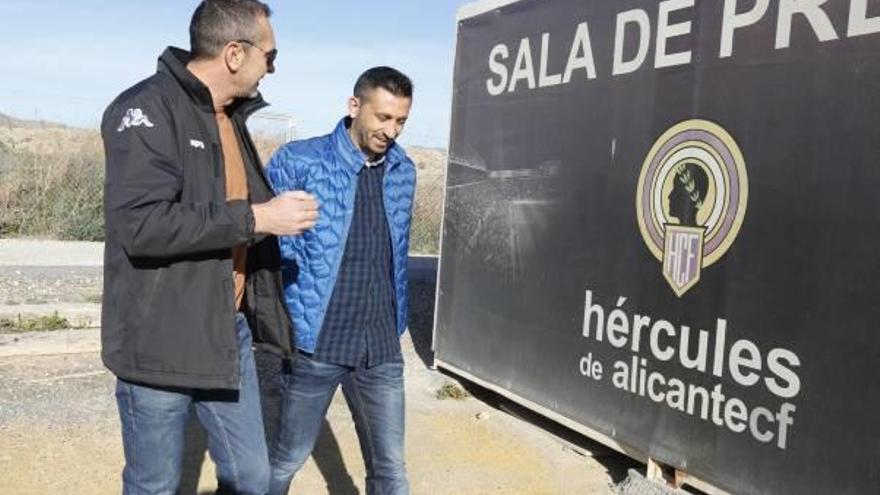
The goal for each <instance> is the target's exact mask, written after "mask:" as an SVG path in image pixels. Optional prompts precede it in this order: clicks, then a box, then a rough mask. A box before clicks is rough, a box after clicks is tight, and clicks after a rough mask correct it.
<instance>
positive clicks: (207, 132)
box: [101, 48, 293, 389]
mask: <svg viewBox="0 0 880 495" xmlns="http://www.w3.org/2000/svg"><path fill="white" fill-rule="evenodd" d="M188 60H189V54H188V53H187V52H185V51H183V50H179V49H176V48H168V49H167V50H166V51H165V52H164V53H163V54H162V56H161V57H160V58H159V67H158V71H157V73H156V74H155V75H154V76H152V77H150V78H148V79H146V80H144V81H142V82H140V83H138V84H137V85H135V86H134V87H132V88H130V89H128V90H127V91H125V92H124V93H122V94H121V95H120V96H119V97H117V98H116V100H114V101H113V103H111V104H110V106H109V107H108V108H107V110H106V112H105V113H104V118H103V121H102V123H101V134H102V136H103V138H104V148H105V152H106V159H107V164H106V167H107V168H106V172H107V173H106V184H105V193H104V211H105V220H106V229H107V236H106V241H105V251H104V305H103V312H102V315H101V342H102V352H101V355H102V358H103V360H104V364H105V365H106V366H107V367H108V368H109V369H110V370H111V371H113V373H115V374H116V375H117V376H118V377H120V378H122V379H125V380H129V381H135V382H141V383H147V384H153V385H162V386H173V387H192V388H204V389H236V388H238V386H239V379H238V377H239V363H238V352H237V349H238V345H237V340H236V334H235V318H234V314H235V301H234V294H233V282H232V249H231V248H232V247H233V246H235V245H238V244H242V243H248V245H249V248H248V254H247V285H246V288H245V302H244V304H243V306H244V307H243V311H244V312H245V314H246V315H247V317H248V322H249V323H250V326H251V331H252V333H253V337H254V342H255V345H257V346H262V347H264V348H265V349H267V350H270V351H273V352H275V353H277V354H281V355H282V356H290V343H291V333H292V331H293V329H292V325H291V322H290V318H289V316H288V314H287V309H286V307H285V305H284V304H283V302H282V300H281V291H282V288H281V274H280V255H279V252H278V244H277V239H276V238H275V237H273V236H255V235H254V219H253V214H252V212H251V209H250V204H249V202H248V201H244V200H242V201H227V200H226V178H225V168H224V163H223V150H222V148H221V146H220V135H219V131H218V128H217V121H216V117H215V115H214V109H213V103H212V100H211V93H210V91H209V90H208V88H207V87H206V86H204V85H203V84H202V83H201V82H200V81H199V80H198V79H196V78H195V76H193V75H192V73H190V72H189V71H188V70H187V69H186V63H187V61H188ZM264 106H266V104H265V103H264V102H263V101H262V99H261V98H259V97H257V98H253V99H239V100H236V101H235V102H234V103H233V105H232V106H231V107H230V116H231V119H232V121H233V123H234V126H235V128H236V131H237V134H238V136H239V144H240V147H241V152H242V157H243V159H244V161H245V167H246V170H247V181H248V193H249V196H250V202H251V203H262V202H265V201H268V200H269V199H270V198H271V197H272V190H271V188H270V186H269V183H268V182H267V181H266V178H265V176H264V174H263V170H262V167H261V166H260V160H259V157H258V155H257V152H256V148H255V147H254V144H253V142H252V141H251V138H250V135H249V134H248V131H247V128H246V127H245V120H246V119H247V117H248V116H250V114H252V113H253V112H255V111H256V110H258V109H260V108H262V107H264Z"/></svg>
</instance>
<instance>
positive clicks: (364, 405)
mask: <svg viewBox="0 0 880 495" xmlns="http://www.w3.org/2000/svg"><path fill="white" fill-rule="evenodd" d="M340 384H342V385H343V393H344V394H345V398H346V400H347V402H348V406H349V409H350V410H351V413H352V419H353V420H354V424H355V428H356V430H357V433H358V439H359V441H360V446H361V453H362V454H363V456H364V464H365V466H366V470H367V480H366V481H367V482H366V488H367V495H406V494H408V493H409V484H408V483H407V479H406V467H405V462H404V390H403V362H402V361H395V362H390V363H384V364H379V365H376V366H373V367H372V368H367V367H358V368H349V367H346V366H338V365H335V364H329V363H322V362H320V361H315V360H314V359H312V358H311V357H309V356H306V355H303V354H300V355H298V356H297V357H296V359H295V360H294V362H293V367H292V370H291V373H289V374H286V375H282V376H281V424H280V425H279V427H278V434H277V437H276V438H275V439H274V441H273V442H272V446H271V448H270V453H269V459H270V463H271V466H272V476H271V480H270V487H269V494H270V495H285V494H287V492H288V489H289V486H290V482H291V481H292V480H293V477H294V475H295V474H296V473H297V471H299V469H300V468H301V467H302V465H303V464H304V463H305V461H306V459H308V457H309V455H310V454H311V453H312V449H313V448H314V446H315V441H316V440H317V438H318V433H320V430H321V425H322V423H323V419H324V416H325V415H326V414H327V408H328V407H329V406H330V401H331V400H332V399H333V394H334V393H335V392H336V388H337V387H338V386H339V385H340Z"/></svg>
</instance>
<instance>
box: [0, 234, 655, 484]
mask: <svg viewBox="0 0 880 495" xmlns="http://www.w3.org/2000/svg"><path fill="white" fill-rule="evenodd" d="M28 242H29V244H27V245H25V246H17V247H16V249H14V250H10V251H7V249H6V248H7V247H8V246H9V244H8V241H0V305H2V304H3V303H4V301H5V302H6V304H7V305H13V306H14V305H15V304H24V303H31V304H33V303H38V302H44V303H50V302H51V303H58V302H87V303H88V302H93V301H95V300H97V298H98V297H99V295H100V290H101V289H100V287H101V271H100V267H99V266H95V265H94V264H93V265H91V266H89V263H95V260H98V262H99V260H100V256H99V255H100V251H99V250H98V249H97V247H96V246H78V247H77V249H78V250H79V251H78V252H79V253H80V254H82V253H86V255H83V256H81V257H80V260H79V261H80V262H81V264H80V265H79V266H58V264H56V265H52V266H14V265H12V266H11V265H10V264H9V263H8V262H4V257H7V258H8V257H9V252H12V251H15V252H16V253H21V252H25V251H28V250H30V251H32V252H34V253H40V254H39V256H35V258H34V260H32V261H34V262H35V263H36V262H43V263H46V262H51V261H53V260H57V259H58V258H59V256H58V255H57V251H55V252H53V249H62V250H63V251H62V252H65V251H69V250H67V249H66V248H65V246H64V245H63V244H61V245H58V244H54V245H52V246H50V247H51V248H53V249H48V250H47V249H45V246H42V245H40V244H39V243H33V242H31V241H28ZM4 243H5V244H4ZM40 257H42V259H40ZM17 259H21V256H20V255H19V258H17ZM411 304H412V311H411V312H412V318H411V324H410V332H409V333H407V334H406V335H405V336H404V338H403V341H402V347H403V349H404V359H405V360H406V363H407V366H406V388H407V392H406V393H407V465H408V471H409V476H410V480H411V485H412V492H413V493H414V494H430V495H445V494H448V495H461V494H466V495H471V494H490V493H491V494H509V495H520V494H522V495H538V494H542V495H543V494H546V495H551V494H598V495H611V494H616V493H624V494H626V495H637V494H642V493H644V494H648V493H654V492H650V491H641V490H643V487H641V485H638V486H637V485H636V484H635V482H633V481H632V480H631V479H629V480H628V479H627V470H628V469H630V468H637V469H639V470H644V466H641V465H639V464H638V463H636V462H634V461H632V460H630V459H628V458H626V457H625V456H622V455H619V454H616V453H613V452H611V451H609V450H607V449H605V448H603V447H601V446H600V445H598V444H595V443H593V442H590V441H589V440H586V439H584V438H583V437H579V436H577V435H572V434H571V432H567V433H566V432H562V433H560V429H559V428H555V427H554V426H553V425H551V424H549V423H547V422H546V421H544V422H542V421H541V420H535V418H534V417H529V415H525V416H526V417H529V421H525V420H523V419H520V418H519V417H515V416H513V415H511V414H507V413H506V412H504V411H513V412H514V413H515V414H517V415H520V416H522V415H521V414H518V413H517V408H516V406H514V405H512V404H510V403H509V402H506V401H505V400H503V399H501V398H499V397H497V396H495V395H493V394H491V393H488V392H485V391H481V390H480V389H478V388H476V387H470V386H469V387H468V388H469V390H470V391H471V392H474V393H475V394H476V396H470V397H467V398H465V399H463V400H451V399H450V400H439V399H437V397H436V391H437V390H438V389H439V388H440V387H441V386H443V385H444V384H445V383H447V382H450V381H453V379H452V378H450V377H447V376H445V375H442V374H440V373H438V372H436V371H434V370H432V369H430V367H429V366H430V364H431V362H432V352H431V349H430V344H431V330H432V327H433V304H434V285H433V283H432V282H431V281H430V280H422V281H415V282H414V283H413V284H412V285H411ZM45 306H46V307H50V306H51V305H50V304H46V305H45ZM62 316H63V315H62ZM80 332H86V331H80ZM91 332H92V333H91V334H90V335H91V337H89V338H91V339H92V340H93V341H95V344H93V348H92V349H91V350H90V351H89V352H81V353H74V354H59V355H48V356H43V355H15V353H14V352H11V353H10V352H7V353H5V354H0V472H2V473H3V479H4V481H3V489H2V492H3V493H13V494H31V493H33V494H38V493H40V494H42V493H90V494H105V493H106V494H110V493H118V492H119V474H120V471H121V468H122V464H123V456H122V448H121V439H120V437H119V422H118V416H117V412H116V405H115V399H114V395H113V389H114V384H115V379H114V377H113V376H112V374H110V373H109V372H107V371H106V369H105V368H104V367H103V366H102V364H101V362H100V357H99V355H98V353H97V352H96V349H97V347H96V342H97V331H96V330H92V331H91ZM79 335H85V334H79ZM15 338H17V337H10V339H7V340H10V341H14V340H15ZM25 340H29V341H37V342H39V340H40V335H34V336H33V338H29V339H25ZM10 345H13V346H14V345H15V342H12V343H11V344H10ZM77 349H79V348H77ZM66 352H72V351H66ZM259 362H260V368H261V373H262V375H263V376H264V377H266V378H270V377H271V376H272V374H273V369H274V368H273V366H274V364H273V363H272V361H271V359H265V358H264V357H261V358H260V359H259ZM269 383H271V380H270V379H267V380H265V381H264V384H269ZM266 397H267V399H268V400H266V404H265V407H266V408H267V410H271V408H272V403H271V397H272V394H271V390H270V387H269V386H268V385H267V390H266ZM548 431H551V432H553V433H555V434H556V435H561V438H560V436H556V435H554V434H551V433H548ZM562 438H564V440H563V439H562ZM188 439H189V441H188V448H187V451H188V452H187V460H186V466H185V476H184V482H183V487H182V491H181V493H182V494H196V493H198V494H206V493H212V491H213V489H214V487H215V481H214V468H213V464H212V463H211V462H210V460H209V459H208V458H206V456H205V451H204V436H203V434H202V433H201V432H200V429H199V428H198V426H196V425H193V426H191V428H190V429H189V430H188ZM363 477H364V469H363V463H362V461H361V458H360V451H359V448H358V444H357V439H356V434H355V432H354V427H353V425H352V423H351V419H350V416H349V413H348V410H347V407H346V405H345V402H344V400H343V399H342V397H341V394H337V397H336V398H335V399H334V402H333V404H332V405H331V408H330V410H329V411H328V415H327V422H326V424H325V430H324V433H323V435H322V437H321V439H320V440H319V443H318V446H317V447H316V450H315V452H314V454H313V456H312V458H311V459H310V460H309V462H308V463H307V464H306V466H305V467H304V469H303V471H302V473H301V474H300V475H299V476H298V477H297V479H296V480H295V482H294V486H293V492H295V493H307V494H318V495H323V494H333V495H339V494H341V495H350V494H357V493H363Z"/></svg>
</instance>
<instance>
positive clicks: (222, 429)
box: [116, 313, 269, 495]
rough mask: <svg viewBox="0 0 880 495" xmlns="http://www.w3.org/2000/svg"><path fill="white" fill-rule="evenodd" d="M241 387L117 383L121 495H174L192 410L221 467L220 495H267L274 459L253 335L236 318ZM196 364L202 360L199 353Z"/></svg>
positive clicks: (244, 321) (240, 317) (213, 457)
mask: <svg viewBox="0 0 880 495" xmlns="http://www.w3.org/2000/svg"><path fill="white" fill-rule="evenodd" d="M235 328H236V333H237V334H238V352H239V361H240V368H241V370H240V374H241V382H240V388H239V390H238V391H234V390H197V389H188V388H172V387H154V386H149V385H143V384H137V383H131V382H127V381H125V380H121V379H120V380H117V382H116V402H117V405H118V406H119V417H120V421H121V423H122V443H123V448H124V450H125V469H124V470H123V472H122V487H123V488H122V492H123V494H124V495H146V494H150V495H153V494H156V495H159V494H161V495H165V494H167V495H174V494H175V493H176V492H177V489H178V486H179V485H180V478H181V472H182V468H183V451H184V431H185V427H186V424H187V421H188V420H189V417H190V412H191V408H193V407H195V411H196V414H197V415H198V418H199V421H200V422H201V424H202V426H203V427H204V428H205V431H206V433H207V436H208V451H209V452H210V453H211V459H213V460H214V463H215V464H216V467H217V485H218V489H217V493H236V494H260V495H262V494H264V493H265V492H266V490H267V488H268V481H269V459H268V452H267V448H266V439H265V436H264V434H263V418H262V412H261V410H260V392H259V388H258V384H257V374H256V369H255V367H254V355H253V351H252V349H251V331H250V329H249V328H248V324H247V320H246V319H245V317H244V315H242V314H241V313H238V314H236V317H235ZM194 359H198V357H197V356H194Z"/></svg>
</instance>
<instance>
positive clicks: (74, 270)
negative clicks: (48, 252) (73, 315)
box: [0, 266, 103, 305]
mask: <svg viewBox="0 0 880 495" xmlns="http://www.w3.org/2000/svg"><path fill="white" fill-rule="evenodd" d="M101 270H102V268H101V267H99V266H0V304H5V305H14V304H47V303H58V302H73V303H100V302H101V284H102V283H103V276H102V273H101Z"/></svg>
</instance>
